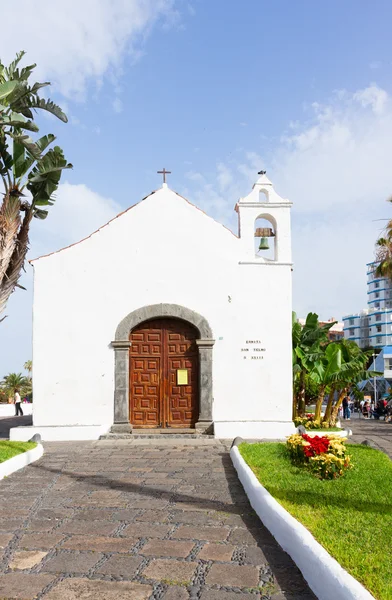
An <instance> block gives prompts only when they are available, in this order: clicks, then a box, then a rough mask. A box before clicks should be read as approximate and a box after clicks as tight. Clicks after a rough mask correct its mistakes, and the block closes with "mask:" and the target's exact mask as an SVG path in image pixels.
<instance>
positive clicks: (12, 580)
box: [0, 573, 53, 600]
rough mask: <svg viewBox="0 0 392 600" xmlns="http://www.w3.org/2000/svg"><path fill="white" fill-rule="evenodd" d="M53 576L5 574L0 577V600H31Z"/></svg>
mask: <svg viewBox="0 0 392 600" xmlns="http://www.w3.org/2000/svg"><path fill="white" fill-rule="evenodd" d="M52 581H53V575H49V574H41V573H40V574H39V575H27V574H26V573H7V574H6V575H0V598H1V599H2V600H5V599H6V598H17V599H18V600H33V598H35V597H36V595H37V594H39V592H41V591H42V590H43V589H44V588H45V587H46V586H47V585H49V583H51V582H52Z"/></svg>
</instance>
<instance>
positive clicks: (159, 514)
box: [135, 510, 169, 523]
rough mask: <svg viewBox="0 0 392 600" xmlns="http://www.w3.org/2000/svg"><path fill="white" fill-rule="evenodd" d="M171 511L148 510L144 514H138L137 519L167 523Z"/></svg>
mask: <svg viewBox="0 0 392 600" xmlns="http://www.w3.org/2000/svg"><path fill="white" fill-rule="evenodd" d="M168 520H169V513H168V512H167V511H166V510H146V512H145V513H143V514H142V515H138V516H137V517H136V519H135V521H146V522H150V523H167V522H168Z"/></svg>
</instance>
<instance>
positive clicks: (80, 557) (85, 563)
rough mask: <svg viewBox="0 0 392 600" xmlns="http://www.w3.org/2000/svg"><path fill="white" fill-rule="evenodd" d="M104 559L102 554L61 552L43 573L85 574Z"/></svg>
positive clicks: (43, 568) (44, 568) (51, 560)
mask: <svg viewBox="0 0 392 600" xmlns="http://www.w3.org/2000/svg"><path fill="white" fill-rule="evenodd" d="M101 558H102V554H99V553H93V554H88V553H87V552H85V553H83V552H77V553H76V552H59V554H56V556H54V557H53V558H51V559H50V560H49V561H48V562H47V563H46V564H45V565H44V566H43V567H42V571H49V572H50V573H85V572H86V571H89V569H91V567H93V566H94V565H95V564H97V562H98V561H99V560H100V559H101Z"/></svg>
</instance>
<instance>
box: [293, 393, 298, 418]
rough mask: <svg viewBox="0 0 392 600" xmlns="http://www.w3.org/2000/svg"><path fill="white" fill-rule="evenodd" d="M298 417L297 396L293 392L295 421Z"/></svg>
mask: <svg viewBox="0 0 392 600" xmlns="http://www.w3.org/2000/svg"><path fill="white" fill-rule="evenodd" d="M296 417H297V396H296V394H295V392H294V391H293V421H294V419H295V418H296Z"/></svg>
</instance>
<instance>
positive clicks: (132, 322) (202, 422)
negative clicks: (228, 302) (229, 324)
mask: <svg viewBox="0 0 392 600" xmlns="http://www.w3.org/2000/svg"><path fill="white" fill-rule="evenodd" d="M155 319H158V320H160V319H174V320H179V321H182V322H184V321H185V322H186V323H187V324H188V325H191V326H193V328H194V330H195V331H196V332H197V339H195V344H196V347H197V350H198V387H197V390H198V399H197V407H198V411H199V414H198V415H197V416H196V423H195V428H196V429H197V430H199V431H201V432H203V431H205V432H206V431H211V429H212V426H213V422H212V404H213V394H212V389H213V381H212V358H213V346H214V343H215V340H214V339H213V334H212V330H211V327H210V325H209V323H208V321H207V320H206V319H205V318H204V317H203V316H202V315H200V314H198V313H197V312H195V311H193V310H191V309H189V308H187V307H185V306H181V305H179V304H151V305H149V306H143V307H141V308H137V309H136V310H133V311H132V312H130V313H129V314H128V315H126V316H125V317H124V318H123V319H122V320H121V321H120V323H119V324H118V326H117V329H116V334H115V338H114V340H113V341H112V342H111V346H112V348H113V350H114V411H113V425H112V427H111V429H110V430H111V432H112V433H115V434H120V435H122V434H129V433H130V432H131V431H132V425H131V419H130V404H131V403H130V393H129V392H130V377H129V375H130V357H131V352H130V348H131V347H132V342H131V333H132V332H133V331H135V329H136V328H137V327H138V326H139V325H142V324H143V323H144V324H145V323H147V322H151V321H153V320H155Z"/></svg>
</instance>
